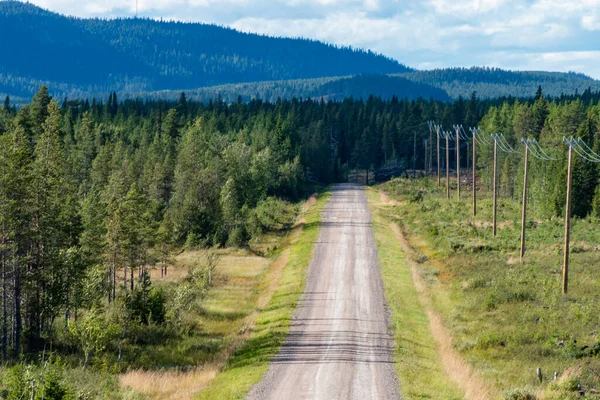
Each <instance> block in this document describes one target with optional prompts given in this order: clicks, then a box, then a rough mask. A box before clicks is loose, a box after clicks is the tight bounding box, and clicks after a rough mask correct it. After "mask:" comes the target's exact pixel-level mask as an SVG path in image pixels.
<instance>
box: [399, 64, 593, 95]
mask: <svg viewBox="0 0 600 400" xmlns="http://www.w3.org/2000/svg"><path fill="white" fill-rule="evenodd" d="M400 76H403V77H405V78H406V79H409V80H412V81H414V82H419V83H426V84H429V85H431V86H434V87H437V88H440V89H443V90H444V91H446V92H447V93H448V95H449V96H450V97H452V98H454V99H457V98H458V97H459V96H463V97H464V96H466V95H468V94H469V93H472V92H474V91H475V92H477V95H478V96H479V97H480V98H482V99H492V98H499V97H517V98H525V99H528V98H532V97H533V96H534V95H535V93H536V91H537V89H538V87H539V86H542V87H543V88H544V93H545V94H546V95H547V96H550V97H553V98H555V97H560V96H562V95H573V94H576V93H577V92H579V93H583V92H584V91H585V90H587V89H591V90H592V91H596V92H597V91H598V90H600V83H599V82H598V81H596V80H594V79H592V78H590V77H589V76H586V75H584V74H580V73H575V72H569V73H561V72H545V71H508V70H503V69H499V68H480V67H473V68H446V69H434V70H430V71H412V72H407V73H403V74H401V75H400Z"/></svg>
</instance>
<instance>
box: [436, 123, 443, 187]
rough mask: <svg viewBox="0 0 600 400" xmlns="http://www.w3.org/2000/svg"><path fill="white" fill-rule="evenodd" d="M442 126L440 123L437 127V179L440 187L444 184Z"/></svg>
mask: <svg viewBox="0 0 600 400" xmlns="http://www.w3.org/2000/svg"><path fill="white" fill-rule="evenodd" d="M441 129H442V128H441V127H440V126H439V125H437V126H436V127H435V131H436V133H437V180H438V187H440V186H441V185H442V183H441V177H440V131H441Z"/></svg>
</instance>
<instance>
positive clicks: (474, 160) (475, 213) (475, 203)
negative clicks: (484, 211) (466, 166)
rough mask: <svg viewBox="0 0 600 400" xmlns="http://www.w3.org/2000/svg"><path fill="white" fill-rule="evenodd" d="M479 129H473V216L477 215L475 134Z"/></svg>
mask: <svg viewBox="0 0 600 400" xmlns="http://www.w3.org/2000/svg"><path fill="white" fill-rule="evenodd" d="M476 132H477V129H471V133H472V134H473V216H474V217H475V216H476V215H477V179H476V178H475V166H476V165H477V154H476V150H475V147H477V146H475V133H476Z"/></svg>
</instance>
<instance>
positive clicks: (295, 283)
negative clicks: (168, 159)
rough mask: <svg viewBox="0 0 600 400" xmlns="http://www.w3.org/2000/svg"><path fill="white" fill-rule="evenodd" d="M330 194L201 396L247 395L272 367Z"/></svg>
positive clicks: (308, 216) (308, 218)
mask: <svg viewBox="0 0 600 400" xmlns="http://www.w3.org/2000/svg"><path fill="white" fill-rule="evenodd" d="M328 197H329V196H328V194H322V195H320V196H319V197H318V199H317V203H316V204H315V205H313V206H312V207H310V209H309V210H308V211H307V212H306V213H305V214H304V219H305V223H304V226H303V228H302V231H301V233H300V236H299V237H298V239H297V241H296V242H295V243H292V245H291V248H290V255H289V261H288V263H287V264H286V266H285V267H284V269H283V274H282V276H281V278H280V281H279V286H278V288H277V289H276V291H275V293H274V295H273V297H272V298H271V300H270V301H269V303H268V304H267V306H266V307H265V308H264V309H262V310H260V312H259V314H258V317H257V320H256V325H255V327H254V328H253V329H252V330H251V332H250V333H249V337H248V340H247V342H246V343H245V345H244V346H243V347H242V348H241V349H240V350H239V351H238V352H236V353H235V354H234V355H233V357H232V358H231V359H230V360H229V362H228V363H227V365H226V367H225V368H224V370H223V371H222V372H220V373H219V374H218V375H217V376H216V377H215V379H214V380H213V381H212V382H211V384H210V385H209V386H208V388H206V390H204V391H202V392H201V393H200V396H199V398H200V399H217V400H221V399H240V398H243V397H245V395H246V394H247V393H248V391H249V390H250V389H251V388H252V386H253V385H254V384H255V383H257V382H259V381H260V380H261V379H262V377H263V376H264V374H265V373H266V371H267V370H268V368H269V362H270V360H271V358H272V357H273V356H275V355H276V354H277V351H278V350H279V348H280V347H281V345H282V344H283V342H284V340H285V337H286V335H287V332H288V329H289V324H290V321H291V318H292V314H293V312H294V310H295V309H296V304H297V302H298V300H299V298H300V295H301V294H302V292H303V290H304V285H305V280H306V272H307V267H308V265H309V263H310V260H311V257H312V252H313V247H314V243H315V241H316V240H317V238H318V235H319V231H320V215H321V211H322V209H323V207H324V205H325V204H326V202H327V200H328Z"/></svg>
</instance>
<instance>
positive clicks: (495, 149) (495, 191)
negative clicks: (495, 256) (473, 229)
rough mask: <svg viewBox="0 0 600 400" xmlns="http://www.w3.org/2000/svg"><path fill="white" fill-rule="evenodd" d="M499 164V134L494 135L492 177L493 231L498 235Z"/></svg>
mask: <svg viewBox="0 0 600 400" xmlns="http://www.w3.org/2000/svg"><path fill="white" fill-rule="evenodd" d="M497 164H498V135H494V178H493V179H492V181H493V183H492V184H493V185H494V188H493V192H494V201H493V202H494V211H493V217H492V232H493V233H494V236H496V212H497V210H498V204H497V199H496V197H497V196H498V194H497V192H498V190H497V189H496V175H497V174H496V167H497Z"/></svg>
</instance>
